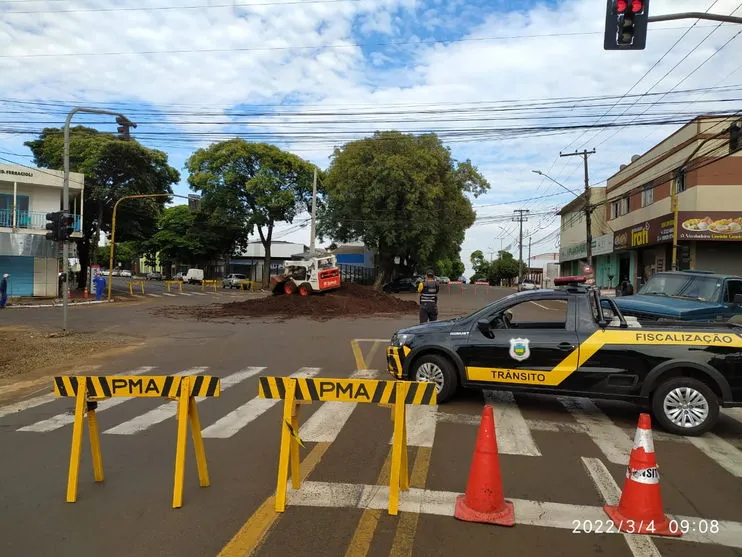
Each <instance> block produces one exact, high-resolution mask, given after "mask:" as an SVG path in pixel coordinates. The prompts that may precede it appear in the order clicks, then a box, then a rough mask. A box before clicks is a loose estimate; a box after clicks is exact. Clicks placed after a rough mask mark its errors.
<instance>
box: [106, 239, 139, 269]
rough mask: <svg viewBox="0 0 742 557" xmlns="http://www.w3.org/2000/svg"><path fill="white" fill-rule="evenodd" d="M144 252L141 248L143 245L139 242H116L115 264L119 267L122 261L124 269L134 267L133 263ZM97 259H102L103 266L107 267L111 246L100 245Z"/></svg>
mask: <svg viewBox="0 0 742 557" xmlns="http://www.w3.org/2000/svg"><path fill="white" fill-rule="evenodd" d="M142 253H144V252H143V251H142V249H141V245H140V244H139V243H138V242H121V243H119V242H116V251H115V252H114V254H113V255H114V257H115V259H114V261H113V266H114V268H115V267H118V265H119V263H121V268H122V269H129V270H131V269H132V264H133V262H134V261H135V260H137V259H139V256H141V255H142ZM96 255H97V259H98V261H100V264H101V266H102V267H104V268H107V267H108V262H109V260H110V258H111V246H110V244H109V245H106V246H99V247H98V249H97V254H96Z"/></svg>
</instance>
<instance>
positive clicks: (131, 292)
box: [129, 283, 134, 296]
mask: <svg viewBox="0 0 742 557" xmlns="http://www.w3.org/2000/svg"><path fill="white" fill-rule="evenodd" d="M129 295H131V296H133V295H134V289H133V288H132V286H131V283H129Z"/></svg>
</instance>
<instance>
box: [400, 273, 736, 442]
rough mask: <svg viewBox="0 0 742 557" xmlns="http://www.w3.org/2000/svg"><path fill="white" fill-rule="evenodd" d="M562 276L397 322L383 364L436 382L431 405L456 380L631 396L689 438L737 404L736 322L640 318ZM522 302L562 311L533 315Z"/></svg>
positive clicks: (448, 394)
mask: <svg viewBox="0 0 742 557" xmlns="http://www.w3.org/2000/svg"><path fill="white" fill-rule="evenodd" d="M571 278H572V277H565V278H563V279H558V278H557V279H555V283H557V284H559V283H562V284H564V286H558V287H556V288H554V289H539V290H533V291H529V292H517V293H513V294H511V295H509V296H506V297H505V298H502V299H500V300H497V301H495V302H493V303H491V304H488V305H486V306H484V307H483V308H481V309H479V310H478V311H475V312H474V313H472V314H471V315H468V316H465V317H457V318H455V319H449V320H444V321H437V322H434V323H426V324H422V325H415V326H412V327H407V328H404V329H400V330H398V331H397V332H396V333H394V335H393V336H392V339H391V342H390V344H389V345H388V346H387V349H386V356H387V370H388V372H389V373H390V374H391V375H392V377H394V378H395V379H398V380H414V381H430V382H433V383H435V385H436V390H437V392H438V396H437V399H438V402H439V403H444V402H445V401H447V400H449V399H452V398H453V397H454V396H455V395H456V392H457V391H458V390H459V387H464V388H471V389H497V390H504V391H515V392H533V393H541V394H550V395H563V396H578V397H588V398H595V399H614V400H624V401H628V402H634V403H636V404H638V405H639V406H644V407H649V408H650V409H651V411H652V413H653V414H654V415H655V417H656V419H657V421H658V422H659V424H660V425H661V426H662V427H663V428H664V429H666V430H667V431H670V432H671V433H675V434H679V435H688V436H696V435H701V434H703V433H704V432H706V431H709V430H710V429H711V428H712V427H713V425H714V423H716V421H717V419H718V417H719V408H720V407H741V406H742V375H740V372H739V370H740V364H739V361H740V360H739V355H740V353H742V325H736V324H734V323H681V322H677V321H676V322H674V323H658V322H656V321H650V322H642V321H640V320H639V319H637V318H636V317H631V316H624V315H623V314H622V312H621V310H620V309H619V308H618V306H617V303H618V301H619V300H620V299H621V298H614V297H610V298H603V297H602V296H601V295H600V292H599V290H598V289H597V288H594V287H586V286H580V285H579V284H570V283H569V282H568V281H569V279H571ZM565 279H566V280H565ZM577 282H579V281H577ZM531 302H536V303H550V302H551V303H554V302H562V303H563V309H562V310H561V311H559V312H556V311H553V310H552V311H545V312H544V315H543V317H541V316H539V315H538V313H534V310H533V307H534V304H532V303H531ZM547 314H548V315H547ZM557 314H559V315H558V316H557Z"/></svg>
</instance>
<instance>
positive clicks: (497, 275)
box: [470, 250, 527, 284]
mask: <svg viewBox="0 0 742 557" xmlns="http://www.w3.org/2000/svg"><path fill="white" fill-rule="evenodd" d="M470 260H471V264H472V267H473V268H474V275H473V276H472V280H475V279H485V280H488V281H489V282H490V284H500V283H501V282H503V281H507V282H509V281H511V280H512V279H514V278H515V277H517V276H518V261H516V259H515V258H514V257H513V254H511V253H510V252H509V251H505V250H502V251H498V252H497V259H495V260H494V261H487V260H486V259H485V258H484V254H483V253H482V250H476V251H473V252H472V254H471V257H470ZM520 267H521V269H522V271H523V272H525V271H526V270H527V269H526V268H527V266H526V264H525V263H522V262H521V265H520Z"/></svg>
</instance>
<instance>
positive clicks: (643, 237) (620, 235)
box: [613, 214, 673, 250]
mask: <svg viewBox="0 0 742 557" xmlns="http://www.w3.org/2000/svg"><path fill="white" fill-rule="evenodd" d="M672 232H673V218H672V215H671V214H670V215H665V216H662V217H658V218H656V219H652V220H649V221H645V222H642V223H639V224H636V225H634V226H629V227H627V228H622V229H621V230H619V231H617V232H616V233H615V234H614V236H613V248H614V249H617V250H620V249H631V248H641V247H644V246H651V245H653V244H661V243H663V242H672Z"/></svg>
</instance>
